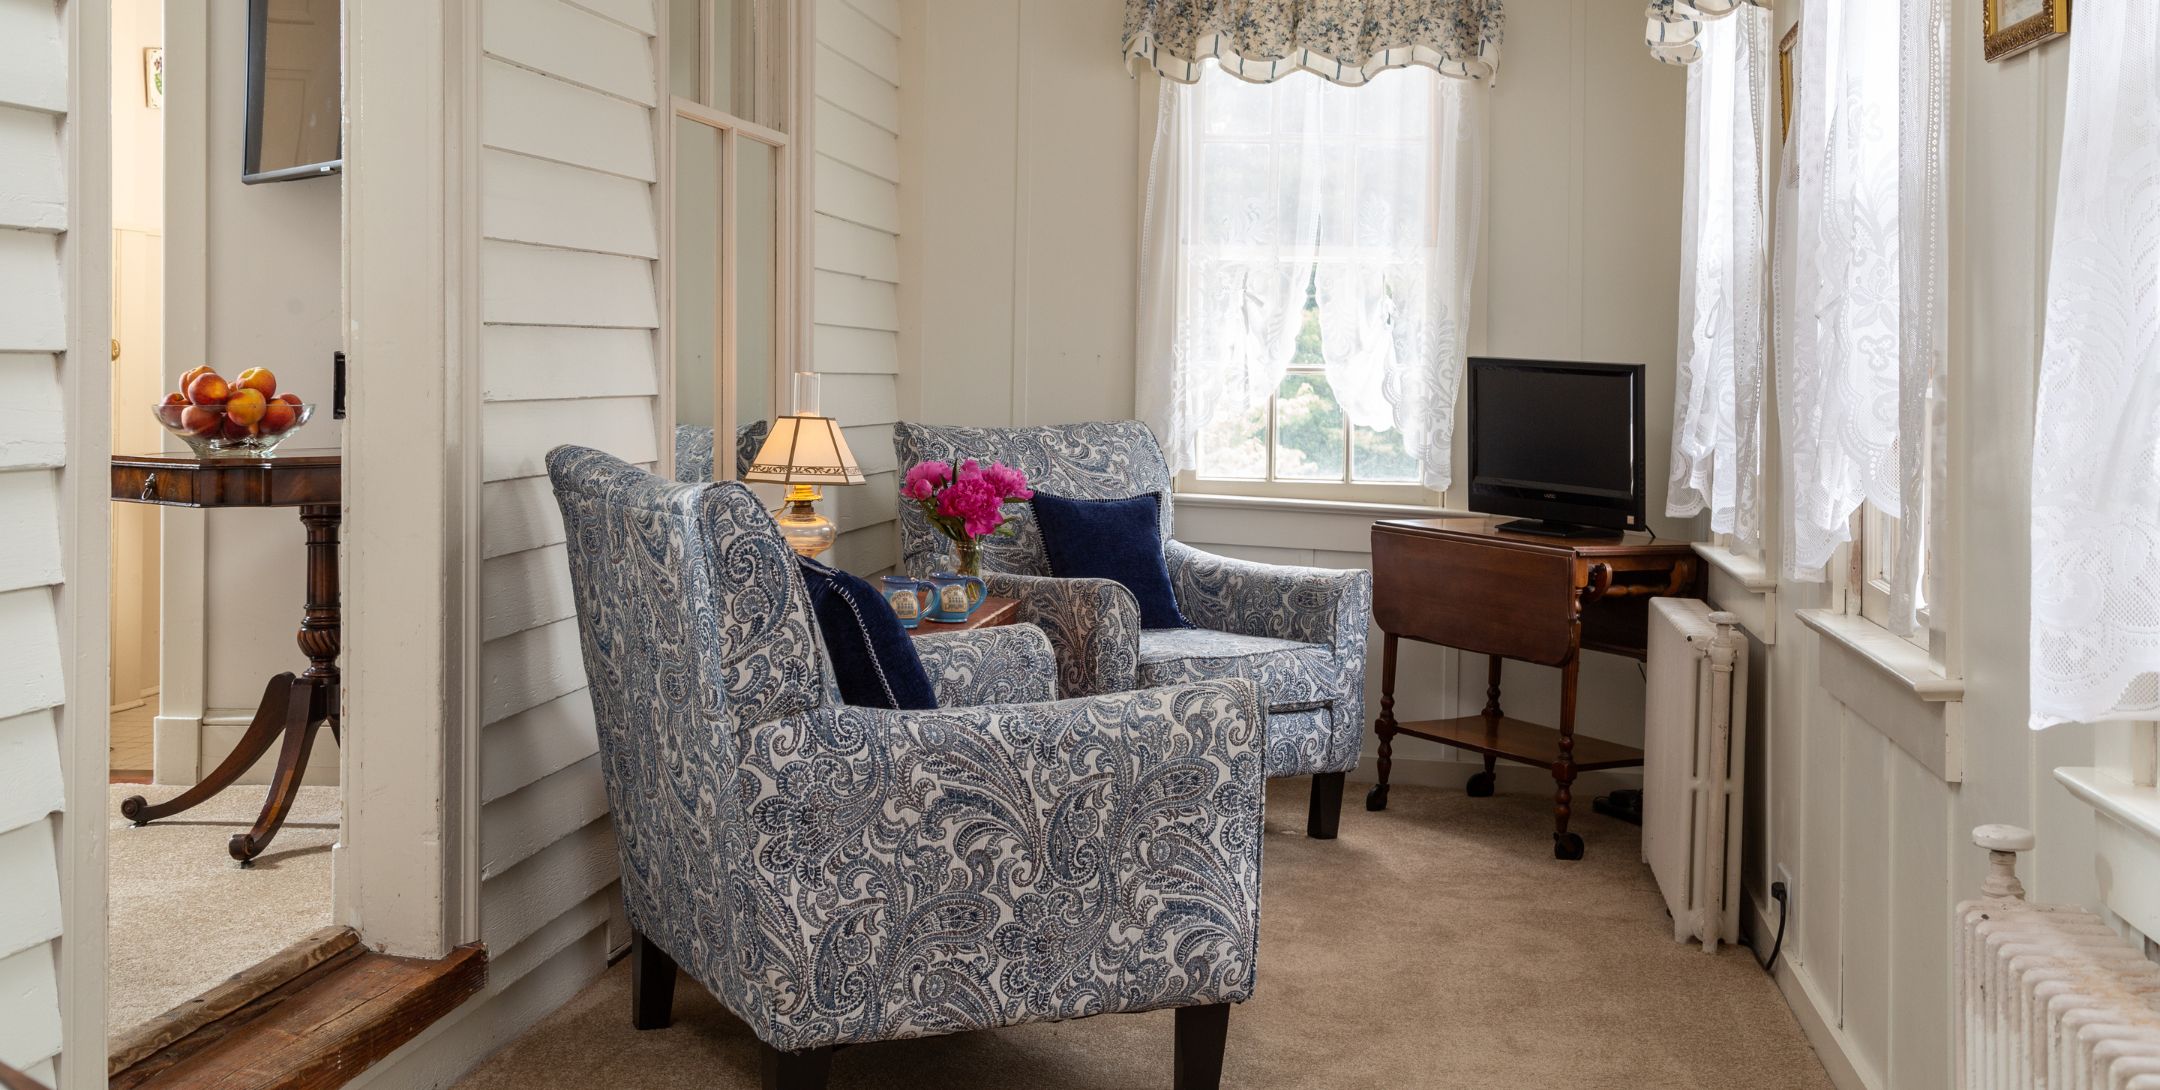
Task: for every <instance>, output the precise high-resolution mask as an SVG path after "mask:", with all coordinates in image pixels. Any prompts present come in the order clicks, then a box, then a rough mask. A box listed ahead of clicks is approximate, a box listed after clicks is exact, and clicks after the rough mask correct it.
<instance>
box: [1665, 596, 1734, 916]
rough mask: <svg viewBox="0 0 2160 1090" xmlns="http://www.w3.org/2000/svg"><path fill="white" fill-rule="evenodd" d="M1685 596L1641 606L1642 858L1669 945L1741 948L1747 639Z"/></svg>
mask: <svg viewBox="0 0 2160 1090" xmlns="http://www.w3.org/2000/svg"><path fill="white" fill-rule="evenodd" d="M1738 620H1739V619H1738V618H1736V617H1734V616H1733V615H1732V614H1730V613H1712V612H1711V611H1710V607H1709V606H1708V605H1705V604H1704V603H1702V602H1700V601H1697V600H1695V599H1693V598H1652V599H1651V600H1650V662H1649V668H1648V671H1647V673H1648V675H1649V684H1648V686H1647V688H1646V691H1645V694H1644V701H1643V826H1642V850H1643V861H1644V862H1646V863H1649V864H1650V872H1651V874H1653V875H1655V876H1656V878H1657V884H1658V889H1659V890H1660V891H1661V892H1663V893H1664V895H1665V907H1666V908H1667V909H1668V910H1669V911H1671V913H1672V921H1673V940H1674V941H1675V942H1686V941H1687V940H1689V939H1691V938H1693V939H1700V940H1702V946H1703V952H1704V953H1715V952H1716V951H1717V944H1718V942H1719V941H1720V940H1723V941H1725V942H1731V943H1737V942H1739V941H1740V821H1741V810H1740V801H1741V790H1742V783H1741V781H1742V770H1743V769H1745V768H1746V765H1747V762H1746V753H1747V660H1748V656H1747V637H1746V636H1743V635H1742V634H1741V633H1740V630H1739V628H1738V627H1737V624H1738Z"/></svg>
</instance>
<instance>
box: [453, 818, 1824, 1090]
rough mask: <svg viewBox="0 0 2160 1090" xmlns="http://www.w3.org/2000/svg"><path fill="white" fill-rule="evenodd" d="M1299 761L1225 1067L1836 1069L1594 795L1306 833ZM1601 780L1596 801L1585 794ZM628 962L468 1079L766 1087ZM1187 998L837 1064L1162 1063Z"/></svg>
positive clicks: (859, 1068) (1406, 1076) (1816, 1073)
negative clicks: (1682, 924)
mask: <svg viewBox="0 0 2160 1090" xmlns="http://www.w3.org/2000/svg"><path fill="white" fill-rule="evenodd" d="M1305 793H1306V786H1305V781H1303V780H1298V781H1292V782H1289V783H1284V784H1279V785H1276V786H1275V788H1274V789H1272V790H1271V791H1270V792H1269V794H1268V806H1269V811H1268V834H1269V835H1268V839H1267V881H1266V893H1265V896H1266V902H1265V904H1264V906H1263V908H1264V914H1263V917H1262V923H1261V962H1260V987H1259V994H1258V995H1257V996H1256V997H1255V998H1254V999H1253V1000H1252V1001H1251V1002H1248V1003H1245V1004H1243V1005H1242V1006H1240V1007H1238V1008H1236V1009H1235V1010H1234V1011H1233V1012H1232V1014H1231V1016H1230V1046H1229V1052H1228V1057H1227V1061H1226V1067H1225V1072H1224V1077H1223V1082H1224V1085H1225V1086H1231V1087H1241V1088H1262V1087H1267V1088H1283V1090H1290V1088H1297V1090H1307V1088H1327V1087H1344V1088H1351V1087H1356V1088H1361V1090H1370V1088H1404V1087H1532V1086H1537V1087H1543V1086H1567V1087H1615V1088H1619V1087H1628V1088H1637V1087H1703V1088H1719V1090H1722V1088H1726V1087H1734V1086H1747V1087H1751V1088H1772V1087H1810V1088H1813V1087H1828V1086H1829V1085H1830V1081H1829V1079H1828V1077H1827V1076H1825V1075H1824V1073H1823V1069H1822V1065H1821V1063H1820V1062H1819V1061H1818V1060H1817V1059H1816V1058H1815V1054H1814V1053H1813V1052H1812V1051H1811V1050H1810V1049H1809V1047H1808V1045H1807V1042H1806V1040H1805V1039H1804V1038H1803V1037H1802V1036H1801V1033H1800V1028H1799V1026H1798V1025H1797V1024H1796V1023H1795V1022H1794V1021H1793V1018H1792V1014H1791V1013H1790V1012H1789V1011H1788V1010H1787V1009H1786V1008H1785V1004H1784V1001H1783V1000H1782V999H1781V998H1780V997H1779V995H1778V993H1777V989H1776V987H1775V986H1774V985H1773V984H1772V983H1771V981H1770V979H1769V977H1767V976H1765V975H1764V974H1763V972H1762V970H1760V969H1758V968H1756V966H1755V963H1754V962H1753V961H1752V960H1751V958H1750V955H1749V952H1748V951H1747V950H1745V949H1725V950H1722V951H1720V952H1719V953H1718V954H1717V955H1716V956H1715V957H1705V956H1704V955H1703V954H1702V952H1701V949H1700V948H1699V947H1696V946H1693V945H1688V946H1681V945H1678V944H1676V943H1674V942H1673V941H1672V930H1671V925H1670V924H1669V923H1668V921H1667V918H1666V915H1665V912H1664V908H1663V904H1662V902H1661V901H1660V900H1659V899H1658V896H1657V893H1656V890H1655V887H1654V886H1653V885H1652V883H1651V880H1650V874H1649V871H1648V870H1647V869H1646V868H1645V867H1644V866H1643V865H1642V863H1641V862H1640V861H1639V851H1638V841H1637V835H1636V830H1635V829H1634V828H1633V827H1632V826H1628V825H1623V824H1621V823H1618V822H1615V821H1612V820H1610V819H1607V818H1603V817H1597V816H1591V817H1588V818H1586V819H1584V820H1583V821H1582V822H1581V823H1580V824H1579V825H1578V826H1577V828H1578V829H1580V830H1581V831H1582V832H1583V834H1584V835H1585V836H1586V837H1587V838H1588V840H1589V854H1588V856H1587V858H1586V859H1585V860H1584V861H1583V862H1580V863H1562V862H1558V861H1556V860H1554V859H1553V858H1552V850H1551V847H1550V845H1551V834H1550V829H1551V826H1550V825H1549V824H1548V822H1549V821H1550V817H1549V815H1550V813H1551V806H1552V800H1551V799H1550V798H1549V797H1533V796H1529V795H1515V796H1509V795H1501V796H1499V797H1495V798H1490V799H1471V798H1468V797H1466V796H1464V795H1463V794H1462V793H1461V792H1460V791H1440V790H1433V789H1421V788H1413V787H1397V788H1396V789H1395V792H1394V798H1393V800H1392V804H1391V806H1390V808H1389V809H1388V810H1387V811H1386V812H1384V813H1379V814H1370V813H1367V812H1366V811H1365V810H1364V808H1363V806H1362V805H1361V803H1362V800H1363V798H1364V789H1363V787H1362V786H1359V785H1353V789H1352V790H1351V792H1349V793H1348V797H1347V798H1345V800H1344V810H1343V820H1342V837H1341V839H1339V840H1336V841H1333V842H1324V841H1312V840H1307V839H1305V837H1304V835H1303V830H1304V826H1305V797H1306V794H1305ZM1587 801H1588V800H1585V802H1587ZM628 969H629V966H628V965H626V964H618V965H616V966H615V967H614V968H613V969H611V970H609V972H608V974H607V975H606V976H605V977H603V978H602V979H601V980H600V981H598V982H597V983H595V984H593V985H592V986H591V987H589V988H587V989H586V990H585V991H584V992H582V993H580V994H579V995H578V996H576V997H575V998H574V999H573V1000H571V1002H570V1003H569V1004H567V1005H566V1006H564V1007H563V1008H562V1009H561V1010H558V1011H556V1012H555V1013H554V1014H552V1015H550V1016H548V1018H547V1019H546V1020H544V1021H542V1022H541V1023H540V1024H539V1025H538V1026H537V1027H535V1028H534V1030H533V1031H532V1032H531V1033H529V1034H528V1035H526V1036H525V1037H524V1038H522V1039H520V1040H518V1041H516V1042H514V1043H512V1044H511V1045H510V1047H508V1048H507V1049H505V1050H504V1051H502V1052H501V1053H499V1054H497V1055H496V1056H495V1057H494V1058H492V1059H490V1060H489V1061H488V1062H487V1063H485V1064H483V1065H482V1066H481V1067H480V1068H479V1069H478V1070H476V1071H475V1072H474V1073H473V1074H471V1075H470V1076H468V1077H467V1078H466V1079H465V1080H464V1081H463V1082H462V1083H461V1084H460V1085H461V1086H463V1087H465V1088H467V1090H498V1088H499V1090H532V1088H551V1087H563V1088H566V1090H567V1088H572V1087H578V1088H583V1087H594V1086H607V1087H628V1088H636V1090H660V1088H675V1087H680V1088H683V1090H691V1088H697V1090H708V1088H733V1087H746V1088H748V1087H756V1086H757V1085H758V1072H757V1054H756V1052H755V1050H754V1048H753V1047H752V1046H753V1043H754V1042H753V1038H752V1037H751V1035H750V1033H749V1031H748V1030H747V1029H746V1028H745V1027H744V1026H743V1025H742V1024H741V1023H739V1022H737V1021H736V1020H735V1019H734V1018H733V1017H732V1016H731V1015H729V1014H727V1013H726V1012H725V1011H724V1009H723V1008H722V1007H721V1006H720V1004H719V1003H718V1001H716V1000H714V999H713V998H712V997H711V996H710V995H709V994H707V993H706V992H705V990H704V989H703V988H700V987H698V986H697V985H696V984H694V983H692V982H690V981H688V980H687V979H686V980H684V981H683V982H682V983H681V984H680V985H679V986H678V988H677V990H676V1004H675V1024H674V1026H673V1027H671V1028H669V1029H667V1030H662V1031H655V1032H648V1033H638V1032H636V1031H634V1030H632V1029H631V1028H630V1000H629V972H628ZM1170 1051H1171V1015H1170V1014H1168V1013H1167V1012H1157V1013H1153V1014H1144V1015H1113V1016H1108V1017H1102V1018H1090V1019H1083V1020H1080V1021H1075V1022H1066V1023H1061V1024H1057V1025H1038V1026H1024V1027H1019V1028H1014V1029H1005V1030H997V1031H993V1032H987V1033H970V1034H961V1035H958V1036H953V1037H941V1038H934V1039H930V1040H920V1041H906V1042H895V1043H887V1044H876V1045H865V1046H862V1047H859V1048H849V1049H843V1050H841V1051H840V1052H839V1053H838V1054H837V1055H836V1057H835V1058H834V1061H833V1078H832V1085H833V1086H834V1087H835V1088H836V1090H837V1088H860V1087H882V1088H902V1087H939V1088H948V1087H949V1088H953V1090H975V1088H982V1090H988V1088H992V1087H997V1088H1009V1087H1042V1088H1060V1090H1063V1088H1075V1090H1077V1088H1083V1087H1085V1088H1100V1090H1114V1088H1125V1087H1151V1086H1160V1087H1167V1086H1169V1085H1170Z"/></svg>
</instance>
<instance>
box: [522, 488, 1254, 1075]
mask: <svg viewBox="0 0 2160 1090" xmlns="http://www.w3.org/2000/svg"><path fill="white" fill-rule="evenodd" d="M548 472H549V475H550V476H551V477H552V478H553V480H554V485H555V495H556V499H557V501H558V502H559V503H560V505H561V507H562V512H563V528H564V531H565V533H566V535H567V537H568V543H569V557H570V575H571V585H572V588H573V593H574V597H575V601H576V605H577V613H578V628H579V632H580V635H581V637H582V639H583V645H584V656H585V670H586V676H587V678H588V681H589V683H590V687H591V696H592V702H593V711H594V716H595V719H596V721H597V723H598V726H599V739H600V758H601V768H602V774H603V778H604V779H605V781H606V785H607V792H608V803H609V806H610V808H611V810H612V812H613V815H614V821H615V831H616V837H617V842H618V845H619V852H620V859H621V865H622V891H623V900H624V902H625V906H626V908H627V910H628V915H629V919H630V925H631V927H632V929H633V935H632V958H633V963H632V975H633V978H634V980H633V987H632V993H633V994H632V1017H633V1018H634V1019H635V1022H636V1024H637V1025H638V1026H639V1027H640V1028H660V1027H664V1026H666V1025H667V1024H668V1021H669V1018H670V1009H671V1004H672V999H673V995H674V982H675V972H676V967H677V966H679V967H680V968H681V969H682V971H684V972H687V973H688V974H689V975H690V976H691V977H692V978H693V979H695V980H696V981H697V982H698V983H700V984H703V985H704V986H705V987H707V988H709V989H711V990H712V992H713V994H714V995H716V996H718V997H719V998H720V1000H721V1001H722V1002H723V1003H725V1004H726V1005H727V1007H728V1009H729V1010H731V1011H733V1012H734V1013H735V1015H736V1016H737V1017H739V1018H741V1019H742V1020H743V1022H745V1023H746V1024H747V1025H748V1026H749V1027H750V1029H751V1030H752V1032H754V1033H755V1034H756V1035H757V1037H758V1039H759V1040H760V1041H761V1042H763V1043H764V1045H765V1069H766V1075H765V1078H766V1083H765V1085H766V1086H768V1087H796V1088H809V1087H821V1086H823V1085H824V1079H825V1073H826V1071H827V1070H828V1066H829V1064H830V1062H831V1050H832V1048H833V1047H834V1046H836V1045H842V1044H850V1043H862V1042H872V1041H883V1040H891V1039H897V1038H906V1037H924V1036H932V1035H937V1034H945V1033H956V1032H960V1031H962V1030H975V1029H988V1028H992V1027H996V1026H1006V1025H1014V1024H1018V1023H1024V1022H1040V1021H1055V1020H1059V1019H1066V1018H1077V1017H1082V1016H1086V1015H1094V1014H1114V1013H1120V1012H1134V1011H1146V1010H1154V1009H1159V1008H1164V1007H1175V1008H1177V1009H1178V1010H1177V1046H1176V1055H1177V1061H1176V1063H1177V1070H1178V1082H1177V1084H1178V1085H1179V1086H1180V1087H1185V1088H1188V1090H1191V1088H1203V1087H1208V1088H1211V1087H1214V1086H1215V1085H1216V1084H1217V1078H1218V1077H1219V1075H1220V1070H1221V1060H1222V1043H1223V1035H1224V1033H1225V1031H1226V1029H1227V1026H1228V1012H1229V1006H1228V1005H1229V1004H1231V1003H1236V1002H1240V1001H1242V1000H1244V999H1246V998H1247V997H1249V996H1251V995H1252V991H1253V979H1254V967H1255V965H1254V960H1255V957H1256V955H1257V953H1258V943H1259V916H1260V840H1261V809H1262V786H1263V781H1262V774H1261V754H1260V715H1261V712H1260V708H1259V702H1258V697H1257V695H1256V693H1255V690H1254V689H1253V687H1252V685H1251V684H1250V683H1249V682H1246V681H1242V680H1236V679H1230V680H1211V681H1202V682H1195V683H1192V684H1187V685H1178V686H1171V687H1165V688H1157V689H1150V690H1146V691H1140V692H1129V693H1122V694H1117V695H1110V696H1098V697H1091V698H1087V699H1080V700H1067V701H1064V702H1061V703H1044V702H1041V701H1045V700H1047V699H1048V698H1049V696H1050V695H1051V693H1050V688H1049V683H1048V680H1047V679H1048V678H1049V677H1050V671H1051V668H1052V659H1051V657H1050V647H1049V644H1048V642H1047V641H1046V640H1045V639H1044V637H1043V635H1042V633H1041V632H1040V631H1038V630H1036V629H1034V628H1033V627H1031V626H1026V625H1015V626H1012V627H1010V628H1008V629H1006V630H1003V631H1001V632H996V633H994V634H991V635H989V636H985V637H975V638H966V637H964V636H963V638H959V639H955V638H954V637H945V638H944V640H943V641H942V642H941V641H935V640H933V641H932V642H930V643H927V644H925V645H924V647H923V650H924V659H925V666H926V668H927V669H928V671H929V672H930V673H931V675H932V678H933V680H934V681H935V682H936V687H937V690H938V697H939V699H940V701H941V704H942V705H943V706H942V707H941V708H940V709H939V710H936V711H907V712H893V711H883V710H877V709H869V708H856V707H844V706H840V705H838V704H837V702H836V701H835V699H834V697H833V691H832V687H831V685H830V683H829V677H828V674H829V668H828V666H827V659H826V656H825V653H824V650H823V648H822V646H821V644H820V642H819V638H818V635H817V631H816V628H815V626H814V624H813V622H812V619H811V615H810V612H809V609H808V605H807V595H808V592H807V590H806V589H805V587H804V585H803V582H802V578H801V576H800V575H799V574H798V573H797V569H796V565H795V557H794V554H792V553H790V552H789V551H788V549H787V546H786V545H785V544H784V543H783V542H782V541H781V538H780V535H779V532H778V531H777V530H776V529H775V528H774V526H773V523H772V520H771V518H770V517H769V516H768V515H767V514H766V513H765V511H764V510H763V508H761V507H760V506H759V504H758V502H757V499H756V497H755V496H753V495H752V494H751V493H750V491H749V490H748V489H746V488H744V487H743V486H741V485H739V484H732V483H729V484H703V485H693V484H673V483H670V482H668V481H665V480H662V479H661V478H659V477H656V476H654V475H652V474H650V473H647V472H645V471H643V470H641V469H638V468H637V467H634V466H631V465H628V464H626V463H624V462H622V461H620V460H618V459H616V458H614V457H612V456H610V455H607V454H603V453H600V452H598V451H594V450H588V449H585V448H581V447H560V448H557V449H556V450H555V451H554V452H552V453H551V454H550V455H549V456H548ZM993 700H994V701H997V703H993V704H989V705H988V706H972V705H977V704H981V703H982V702H984V701H993ZM1007 701H1018V702H1007ZM1019 1081H1022V1082H1024V1081H1025V1079H1024V1078H1020V1079H1019Z"/></svg>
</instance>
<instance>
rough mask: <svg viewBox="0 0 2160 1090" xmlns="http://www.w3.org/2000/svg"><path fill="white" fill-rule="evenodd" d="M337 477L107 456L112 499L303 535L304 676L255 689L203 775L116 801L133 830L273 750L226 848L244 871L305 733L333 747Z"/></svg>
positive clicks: (283, 467) (299, 762) (295, 457)
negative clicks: (242, 725)
mask: <svg viewBox="0 0 2160 1090" xmlns="http://www.w3.org/2000/svg"><path fill="white" fill-rule="evenodd" d="M340 477H341V469H340V464H339V460H338V452H337V451H335V450H292V451H287V450H282V449H281V450H279V451H278V452H277V453H276V454H275V455H272V456H270V457H222V458H202V457H197V456H196V455H193V454H127V455H121V454H115V455H113V459H112V498H113V499H116V500H125V501H127V502H129V503H151V504H160V505H163V506H166V507H202V508H214V507H298V508H299V509H300V524H301V525H302V526H304V527H306V528H307V600H306V601H307V605H306V610H305V612H304V613H303V614H302V615H301V619H300V633H299V640H300V650H301V651H302V652H304V653H305V654H306V655H307V657H308V668H307V669H306V670H305V671H304V672H302V673H301V674H299V675H298V676H294V675H293V674H291V673H282V674H279V675H277V676H276V677H273V678H271V679H270V684H269V685H268V687H266V688H265V689H264V690H263V698H262V703H261V704H260V705H259V706H257V708H256V709H255V718H254V720H253V721H252V722H250V723H249V724H248V728H247V731H246V732H245V733H243V734H242V735H241V736H240V742H239V744H237V745H235V746H234V747H233V751H232V752H231V753H229V754H226V755H225V759H224V760H223V761H221V762H219V763H218V766H217V767H216V768H215V769H212V770H211V771H210V774H209V775H207V776H204V777H203V778H202V779H201V780H199V781H197V782H196V784H195V785H194V786H193V787H190V788H188V789H187V790H186V791H183V792H181V793H180V794H179V795H177V796H174V797H173V798H172V799H170V800H167V801H165V802H161V803H157V804H154V805H153V804H151V803H150V802H149V801H148V800H146V799H144V798H143V797H142V796H141V795H134V796H131V797H129V798H127V799H126V800H124V801H122V802H121V803H120V814H121V816H122V817H125V818H127V819H128V820H129V821H132V822H134V823H135V824H137V825H146V824H148V823H150V822H153V821H157V820H159V819H160V818H168V817H171V816H173V815H174V814H178V813H181V812H183V811H186V810H189V809H192V808H194V807H196V806H199V805H201V804H202V803H204V802H206V801H208V800H209V799H210V798H212V797H213V796H215V795H217V794H218V793H219V792H221V791H223V790H225V789H226V788H227V787H230V786H232V784H233V782H234V781H235V780H238V779H239V778H240V776H241V774H242V773H245V772H246V771H247V770H248V768H249V766H251V765H253V764H254V763H255V762H256V761H257V760H259V759H261V758H262V755H263V754H265V753H268V752H269V751H270V745H271V743H273V742H279V743H280V748H279V750H278V761H277V772H276V774H275V775H273V776H272V777H271V781H270V793H269V796H268V797H267V798H265V799H264V800H263V808H262V814H261V816H259V817H257V818H256V819H255V826H254V827H253V828H251V829H249V830H248V831H247V832H244V833H234V834H233V836H232V840H231V841H230V842H229V843H228V844H227V845H226V848H227V850H228V851H230V852H231V853H232V857H233V858H234V859H237V860H239V861H240V864H241V865H242V866H246V865H248V864H249V863H250V862H252V861H253V860H254V858H255V857H256V856H258V855H261V854H262V852H263V849H265V848H267V847H269V846H270V840H271V838H273V837H275V836H277V833H278V829H279V828H281V827H282V826H283V825H284V824H285V818H286V815H288V814H290V813H291V812H292V806H293V801H294V800H295V799H297V798H298V797H299V794H300V776H301V774H302V773H303V772H305V771H306V769H307V760H308V752H309V750H310V749H312V748H313V747H314V745H315V734H316V732H317V731H318V730H320V729H321V728H322V727H324V726H326V725H327V726H328V727H329V728H330V736H331V737H332V738H333V739H335V740H337V741H339V742H340V743H342V742H343V740H344V739H343V737H342V736H341V735H340V733H339V724H338V709H339V701H338V668H337V656H338V562H337V544H338V517H339V511H338V504H339V499H340V497H339V484H340Z"/></svg>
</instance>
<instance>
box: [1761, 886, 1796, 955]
mask: <svg viewBox="0 0 2160 1090" xmlns="http://www.w3.org/2000/svg"><path fill="white" fill-rule="evenodd" d="M1770 899H1771V900H1773V901H1776V902H1777V938H1776V939H1775V940H1774V941H1772V942H1771V943H1770V957H1769V958H1768V959H1767V960H1765V961H1764V962H1763V963H1762V970H1763V972H1766V973H1768V972H1774V971H1776V969H1777V956H1778V951H1780V950H1782V949H1784V948H1785V912H1786V910H1787V909H1790V908H1791V907H1792V903H1791V902H1790V901H1788V900H1786V894H1785V883H1783V882H1772V883H1770Z"/></svg>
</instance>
